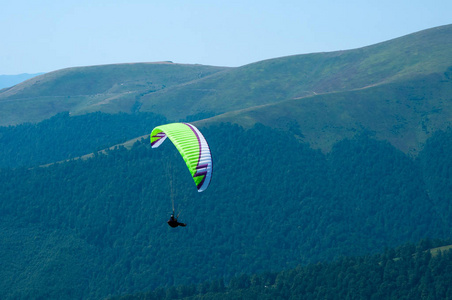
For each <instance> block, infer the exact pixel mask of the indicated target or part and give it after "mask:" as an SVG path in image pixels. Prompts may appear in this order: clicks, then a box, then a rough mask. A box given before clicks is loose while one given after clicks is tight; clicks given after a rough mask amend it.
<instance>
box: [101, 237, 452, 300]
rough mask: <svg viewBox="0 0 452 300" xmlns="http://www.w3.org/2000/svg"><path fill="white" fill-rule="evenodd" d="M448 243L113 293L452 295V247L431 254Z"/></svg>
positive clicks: (193, 297) (147, 299) (190, 299)
mask: <svg viewBox="0 0 452 300" xmlns="http://www.w3.org/2000/svg"><path fill="white" fill-rule="evenodd" d="M444 243H447V242H445V241H439V240H436V241H432V240H424V241H421V242H420V243H419V244H418V245H414V244H405V245H403V246H400V247H398V248H396V249H388V250H386V251H385V252H384V253H383V254H377V255H368V256H360V257H344V258H341V259H338V260H336V261H334V262H330V263H317V264H310V265H307V266H299V267H297V268H295V269H291V270H285V271H282V272H265V273H261V274H253V275H246V274H242V275H240V276H236V277H233V278H232V279H231V280H230V281H229V282H227V283H225V282H224V281H223V280H222V279H218V280H212V281H206V282H203V283H201V284H198V285H181V286H173V287H169V288H157V289H155V290H154V291H152V292H147V293H137V294H134V295H124V296H120V297H112V298H110V299H111V300H114V299H116V300H133V299H142V300H153V299H161V300H165V299H180V300H198V299H199V300H201V299H202V300H209V299H212V300H213V299H225V300H226V299H268V300H273V299H309V300H311V299H407V300H408V299H410V300H412V299H451V298H452V285H451V282H452V250H450V249H446V250H443V251H438V252H433V254H432V253H431V252H430V248H429V247H432V246H433V245H436V246H441V245H444ZM449 248H450V247H449Z"/></svg>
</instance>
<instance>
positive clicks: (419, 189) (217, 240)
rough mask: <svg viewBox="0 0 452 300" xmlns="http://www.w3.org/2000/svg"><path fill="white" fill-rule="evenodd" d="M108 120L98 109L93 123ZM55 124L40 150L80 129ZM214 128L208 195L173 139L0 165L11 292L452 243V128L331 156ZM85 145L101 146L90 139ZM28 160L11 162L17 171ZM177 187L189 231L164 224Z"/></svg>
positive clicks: (360, 141) (48, 293) (63, 291)
mask: <svg viewBox="0 0 452 300" xmlns="http://www.w3.org/2000/svg"><path fill="white" fill-rule="evenodd" d="M110 117H111V116H104V115H102V114H92V115H87V116H86V118H87V119H86V120H85V122H86V123H87V124H97V122H98V120H108V119H109V118H110ZM120 117H121V116H120ZM122 117H125V116H122ZM90 118H92V119H90ZM138 118H139V117H138ZM143 118H144V120H147V116H144V117H143ZM95 120H97V121H95ZM155 121H156V122H158V121H160V119H158V117H156V119H155ZM48 122H54V123H55V124H47V125H48V126H47V125H46V126H44V125H43V124H41V125H39V124H38V126H37V128H40V126H43V128H48V131H49V132H47V134H48V136H49V137H53V138H54V142H53V143H51V142H50V141H51V139H50V138H48V141H47V142H46V143H45V144H44V145H45V146H42V148H40V149H41V150H40V151H37V153H36V155H37V156H42V157H44V158H45V157H46V152H47V151H52V150H51V148H52V147H60V146H61V145H59V143H62V142H63V143H65V141H67V139H66V138H65V137H64V135H67V134H68V132H65V131H62V130H59V129H58V128H60V127H62V128H66V126H69V124H68V123H66V124H65V125H64V126H63V125H62V126H56V124H59V122H62V123H65V122H74V120H73V119H71V118H67V116H64V115H61V116H59V117H57V118H53V119H51V120H49V121H48ZM151 123H152V121H149V123H143V124H149V125H150V124H151ZM75 124H77V123H75ZM112 124H114V122H112ZM151 127H152V126H151ZM52 128H54V129H52ZM109 128H111V129H112V131H115V130H117V129H115V127H114V126H112V127H109ZM19 129H20V128H18V127H10V128H3V131H2V133H3V136H9V137H15V138H16V139H17V140H14V141H10V142H9V143H4V144H2V147H3V150H2V151H3V153H8V152H14V151H15V149H16V148H17V147H20V144H19V142H18V140H21V137H20V136H17V135H14V134H11V132H15V130H19ZM151 129H152V128H150V129H149V131H150V130H151ZM27 130H28V129H27ZM33 130H36V129H33ZM93 130H94V129H93ZM105 130H106V131H105V135H106V136H110V137H113V136H114V138H116V136H117V135H116V134H113V135H110V134H108V130H107V129H105ZM202 132H203V134H204V136H205V137H206V139H207V140H208V141H209V144H210V147H211V149H212V153H213V155H214V175H213V179H212V183H211V186H210V187H209V189H208V190H207V191H206V192H204V193H201V194H199V193H197V192H196V188H195V186H194V184H193V182H192V180H191V178H190V176H189V175H188V171H187V170H186V167H185V164H184V162H183V160H182V159H181V158H180V156H179V154H178V153H177V151H176V150H175V148H174V147H173V146H172V145H171V143H165V144H164V145H162V146H161V147H160V148H158V149H151V148H150V145H149V141H148V139H143V140H142V141H139V142H137V143H136V144H135V145H134V147H133V148H132V149H131V150H130V151H129V150H126V149H125V148H118V149H116V150H110V151H108V154H107V155H103V154H98V155H95V156H94V157H93V158H91V159H88V160H76V161H69V162H65V163H61V164H55V165H50V166H48V167H34V168H30V165H28V164H29V163H31V161H30V160H28V162H27V163H25V165H27V167H19V168H15V169H9V168H5V167H4V168H2V169H0V195H1V196H0V216H1V219H0V220H1V221H0V238H1V240H2V247H0V256H1V257H2V264H3V267H2V268H1V269H0V278H1V281H0V295H2V296H3V297H4V298H20V297H24V298H27V297H30V296H31V295H33V297H38V298H39V297H43V298H63V297H65V296H66V297H68V298H96V299H98V298H103V297H106V296H108V295H123V294H131V293H135V292H140V291H146V290H152V289H154V288H156V287H159V286H172V285H183V284H196V283H200V282H203V281H206V280H210V279H214V278H220V279H222V280H226V281H228V280H230V279H231V278H233V277H234V276H237V275H238V274H255V273H262V272H278V271H280V270H285V269H289V268H294V267H296V266H297V265H301V266H303V265H306V264H309V263H315V262H319V261H329V260H333V259H336V258H339V257H343V256H355V255H363V254H368V253H376V252H379V251H383V250H384V248H385V247H393V246H397V245H400V244H401V243H404V242H408V241H411V242H417V241H419V240H420V239H423V238H427V237H430V238H441V239H450V238H452V233H451V229H450V224H451V221H452V208H451V203H450V196H451V195H450V191H451V190H452V184H451V180H450V175H451V174H450V172H451V169H452V164H451V158H450V155H449V154H450V153H452V142H451V141H452V130H447V131H444V132H438V133H436V134H434V136H433V137H432V138H431V139H429V140H428V143H427V144H426V146H425V148H424V150H423V151H422V152H420V153H419V155H418V157H417V158H412V157H409V156H407V155H405V154H404V153H403V152H401V151H399V150H397V149H395V148H394V147H393V146H391V144H389V143H388V142H384V141H378V140H375V139H374V138H373V137H372V134H371V133H369V134H362V135H358V136H356V137H355V138H353V139H348V140H344V141H342V142H340V143H337V144H336V145H335V146H334V147H333V148H332V151H331V152H330V153H328V154H324V153H322V152H320V151H319V150H313V149H312V148H310V146H309V145H308V144H306V143H300V141H299V140H297V139H295V138H294V137H293V135H291V134H288V133H287V132H283V131H278V130H275V129H271V128H269V127H265V126H263V125H259V124H258V125H256V126H254V127H253V128H251V129H249V130H245V129H243V128H242V127H240V126H238V125H233V124H218V125H215V126H210V127H206V128H202ZM91 138H92V136H90V135H87V136H86V139H87V140H90V139H91ZM37 140H39V136H35V137H33V136H31V135H30V136H29V138H28V140H23V143H31V144H32V145H34V144H35V143H37ZM79 142H80V143H81V144H82V145H88V146H87V147H88V148H91V147H97V146H98V145H101V144H102V143H103V142H101V144H89V143H88V142H87V141H85V140H84V137H83V135H80V141H79ZM115 143H116V141H115ZM112 144H114V143H112ZM10 145H13V146H14V147H12V148H9V147H10ZM17 145H19V146H17ZM27 155H29V153H27V152H26V151H24V152H18V154H17V155H16V156H14V155H11V156H10V158H11V159H15V160H16V162H15V163H12V164H11V165H16V166H17V165H21V164H23V161H27V160H26V159H25V158H24V156H27ZM65 155H68V154H67V153H66V154H65ZM44 158H43V159H41V158H39V157H38V158H37V159H36V160H33V161H34V162H35V163H37V162H40V161H42V160H47V158H46V159H44ZM171 180H172V182H173V187H174V190H173V192H174V196H175V201H176V207H177V209H178V210H180V211H182V213H181V220H182V221H184V222H187V223H188V226H187V227H186V228H176V229H172V228H169V227H168V225H167V224H166V220H167V218H168V216H169V213H170V212H171V200H170V195H171V189H170V186H171V185H170V181H171Z"/></svg>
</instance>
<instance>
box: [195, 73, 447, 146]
mask: <svg viewBox="0 0 452 300" xmlns="http://www.w3.org/2000/svg"><path fill="white" fill-rule="evenodd" d="M221 122H234V123H237V124H240V125H242V126H245V127H250V126H253V125H254V124H255V123H261V124H265V125H267V126H271V127H275V128H281V129H285V130H288V131H291V132H292V133H294V134H295V135H296V136H297V137H298V138H300V139H301V140H302V141H305V142H308V143H309V144H310V145H311V146H312V147H314V148H318V149H321V150H323V151H329V150H330V149H331V147H332V146H333V145H334V144H335V143H336V142H338V141H340V140H342V139H344V138H351V137H353V136H354V135H356V134H357V133H362V132H369V133H372V134H373V135H375V137H376V138H378V139H381V140H387V141H389V142H391V144H393V145H394V146H395V147H396V148H398V149H400V150H402V151H403V152H405V153H412V154H416V153H417V152H418V151H419V150H420V149H422V147H423V145H424V143H425V141H426V140H427V138H428V137H430V136H431V135H432V133H434V132H436V131H437V130H442V129H446V128H447V127H449V126H451V125H452V67H450V68H449V69H448V70H447V71H445V72H443V73H438V74H430V75H425V76H419V77H417V78H413V79H411V80H403V81H395V82H391V83H385V84H380V85H378V86H373V87H368V88H364V89H356V90H352V91H344V92H334V93H326V94H321V95H314V96H310V97H304V98H301V99H291V100H286V101H281V102H279V103H274V104H268V105H262V106H258V107H252V108H248V109H243V110H240V111H234V112H229V113H225V114H223V115H220V116H217V117H214V118H210V119H206V120H202V121H199V122H198V123H197V124H198V125H199V126H206V125H209V124H217V123H221Z"/></svg>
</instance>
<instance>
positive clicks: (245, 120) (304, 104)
mask: <svg viewBox="0 0 452 300" xmlns="http://www.w3.org/2000/svg"><path fill="white" fill-rule="evenodd" d="M450 49H452V25H446V26H441V27H436V28H432V29H428V30H424V31H421V32H417V33H414V34H410V35H407V36H404V37H400V38H397V39H394V40H390V41H387V42H382V43H379V44H376V45H372V46H368V47H364V48H359V49H353V50H347V51H337V52H330V53H314V54H306V55H295V56H290V57H282V58H276V59H270V60H266V61H262V62H257V63H253V64H249V65H245V66H242V67H239V68H219V67H209V66H199V65H179V64H172V63H159V64H124V65H107V66H96V67H83V68H71V69H66V70H60V71H55V72H51V73H48V74H45V75H42V76H39V77H36V78H35V79H34V80H32V81H28V82H26V83H22V84H19V85H17V86H15V87H13V88H11V89H8V90H6V91H3V92H1V93H0V111H1V112H3V114H2V116H1V120H2V125H9V124H18V123H23V122H37V121H40V120H42V119H43V118H48V117H50V116H51V115H54V114H56V113H58V112H61V111H70V112H71V114H81V113H87V112H93V111H103V112H108V113H116V112H120V111H122V112H127V113H130V112H137V111H140V112H153V113H157V114H161V115H163V116H165V117H166V118H167V119H168V120H173V121H178V120H189V121H196V120H201V119H206V118H208V117H215V118H211V119H209V120H205V121H202V122H199V123H198V124H199V125H200V126H203V125H208V124H213V123H217V122H233V123H238V124H240V125H242V126H245V127H249V126H252V125H253V124H254V123H256V122H258V123H264V124H266V125H269V126H271V127H275V128H283V129H286V130H294V128H300V129H299V130H298V129H297V130H296V132H297V133H298V136H299V137H300V138H301V139H302V140H303V141H306V142H308V143H310V144H311V145H312V146H313V147H315V148H319V149H321V150H323V151H329V150H330V149H331V147H332V145H334V143H335V142H337V141H340V140H342V139H344V138H348V137H353V136H354V135H355V134H356V133H357V132H362V131H370V132H373V133H374V134H375V136H376V137H377V138H378V139H382V140H388V141H390V142H391V143H392V144H393V145H394V146H396V147H397V148H398V149H400V150H402V151H404V152H406V153H413V154H416V153H417V152H418V151H419V150H420V149H421V148H422V145H423V143H424V142H425V141H426V139H427V138H428V137H429V136H431V133H432V132H434V131H436V130H437V129H444V128H446V127H447V126H449V125H450V119H451V117H452V115H451V109H452V108H451V106H450V103H451V96H450V95H451V94H452V93H451V91H452V90H451V89H452V87H451V86H452V85H451V80H452V63H451V61H452V51H450ZM18 103H20V107H21V108H22V110H20V111H18V110H15V109H14V108H15V107H17V106H18ZM281 116H284V117H281ZM319 132H321V133H322V134H321V135H319Z"/></svg>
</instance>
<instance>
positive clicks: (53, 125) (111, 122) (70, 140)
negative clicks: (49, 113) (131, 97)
mask: <svg viewBox="0 0 452 300" xmlns="http://www.w3.org/2000/svg"><path fill="white" fill-rule="evenodd" d="M166 122H167V121H166V119H165V118H164V117H162V116H159V115H156V114H153V113H140V114H125V113H118V114H115V115H110V114H104V113H99V112H97V113H92V114H89V115H81V116H75V117H70V116H69V113H68V112H63V113H60V114H57V115H55V116H54V117H52V118H50V119H48V120H45V121H42V122H40V123H37V124H32V123H25V124H21V125H17V126H9V127H0V168H14V167H18V166H36V165H40V164H47V163H53V162H57V161H61V160H66V159H71V158H75V157H78V156H82V155H85V154H87V153H91V152H95V151H99V150H103V149H105V148H109V147H111V146H113V145H115V144H120V143H123V142H125V141H127V140H130V139H132V138H135V137H137V136H142V135H145V134H148V133H149V132H148V131H149V128H153V127H154V126H157V125H159V124H165V123H166Z"/></svg>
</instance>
